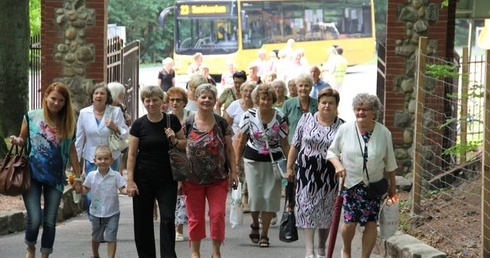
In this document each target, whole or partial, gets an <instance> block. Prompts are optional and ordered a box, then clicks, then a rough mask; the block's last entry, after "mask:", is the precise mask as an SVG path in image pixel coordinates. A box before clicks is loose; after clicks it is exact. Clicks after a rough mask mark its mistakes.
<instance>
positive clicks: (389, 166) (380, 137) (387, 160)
mask: <svg viewBox="0 0 490 258" xmlns="http://www.w3.org/2000/svg"><path fill="white" fill-rule="evenodd" d="M356 127H357V124H356V121H352V122H348V123H345V124H343V125H341V126H340V128H339V130H338V131H337V134H336V135H335V138H334V140H333V142H332V144H331V145H330V148H329V149H328V153H327V159H329V158H333V157H337V158H339V159H340V160H341V161H342V164H343V165H344V168H345V171H346V175H347V176H346V179H345V183H344V186H345V187H346V188H347V189H349V188H351V187H353V186H355V185H357V184H359V183H361V182H364V183H365V184H366V185H368V184H369V183H368V180H367V178H366V173H365V172H364V171H363V162H364V159H363V156H362V152H361V148H362V151H364V145H365V143H364V140H363V139H362V136H361V135H360V131H359V129H357V131H356ZM358 136H359V139H358V138H357V137H358ZM359 141H360V143H361V146H359ZM367 147H368V162H367V170H368V173H369V181H371V182H376V181H379V180H381V178H383V173H384V171H385V170H386V172H390V173H393V172H394V171H395V169H397V168H398V166H397V164H396V159H395V152H394V151H393V141H392V139H391V132H390V131H389V130H388V128H386V127H385V126H384V125H382V124H380V123H378V122H376V124H375V126H374V131H373V133H372V135H371V138H370V140H369V142H368V144H367Z"/></svg>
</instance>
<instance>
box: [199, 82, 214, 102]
mask: <svg viewBox="0 0 490 258" xmlns="http://www.w3.org/2000/svg"><path fill="white" fill-rule="evenodd" d="M204 92H211V94H213V97H214V99H216V98H217V97H218V90H217V89H216V86H214V85H212V84H210V83H204V84H201V85H199V86H197V88H196V91H195V96H196V99H197V98H199V96H201V95H202V94H203V93H204Z"/></svg>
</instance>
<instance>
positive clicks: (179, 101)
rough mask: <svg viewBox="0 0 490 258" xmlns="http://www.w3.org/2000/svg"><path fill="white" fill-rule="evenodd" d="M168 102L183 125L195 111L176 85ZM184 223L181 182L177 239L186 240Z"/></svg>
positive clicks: (176, 214)
mask: <svg viewBox="0 0 490 258" xmlns="http://www.w3.org/2000/svg"><path fill="white" fill-rule="evenodd" d="M166 99H167V102H168V103H169V105H170V107H171V109H172V111H171V114H174V115H176V116H177V118H179V121H180V123H181V124H182V125H184V124H185V119H186V118H187V117H188V116H189V115H191V114H193V113H194V111H189V110H185V109H184V107H185V105H186V104H187V93H186V92H185V90H183V89H182V88H178V87H174V88H171V89H170V90H168V91H167V98H166ZM184 224H187V208H186V206H185V195H184V191H183V184H182V182H179V185H178V188H177V208H176V209H175V241H176V242H181V241H184Z"/></svg>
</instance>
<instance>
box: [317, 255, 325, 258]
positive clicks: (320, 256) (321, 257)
mask: <svg viewBox="0 0 490 258" xmlns="http://www.w3.org/2000/svg"><path fill="white" fill-rule="evenodd" d="M316 258H327V257H326V256H323V255H317V256H316Z"/></svg>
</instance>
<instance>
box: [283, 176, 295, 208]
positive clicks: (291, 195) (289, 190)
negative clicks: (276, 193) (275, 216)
mask: <svg viewBox="0 0 490 258" xmlns="http://www.w3.org/2000/svg"><path fill="white" fill-rule="evenodd" d="M285 191H286V196H285V198H284V210H285V211H286V210H287V209H288V208H290V209H292V208H294V206H295V205H296V201H295V190H294V182H289V181H288V184H287V185H286V190H285Z"/></svg>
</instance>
